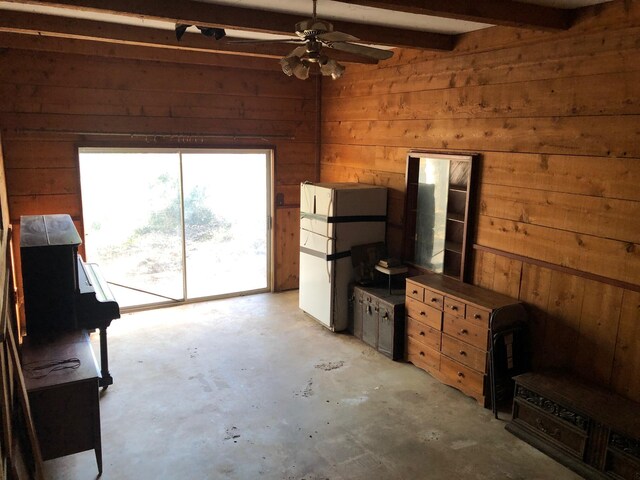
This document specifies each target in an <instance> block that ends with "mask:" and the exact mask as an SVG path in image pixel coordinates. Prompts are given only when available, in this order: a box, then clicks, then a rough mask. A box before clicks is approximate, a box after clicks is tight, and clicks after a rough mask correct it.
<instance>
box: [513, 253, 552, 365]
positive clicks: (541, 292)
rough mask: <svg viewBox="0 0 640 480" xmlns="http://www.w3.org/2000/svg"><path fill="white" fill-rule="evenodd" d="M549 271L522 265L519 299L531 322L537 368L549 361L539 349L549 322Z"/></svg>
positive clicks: (542, 343) (534, 266) (534, 360)
mask: <svg viewBox="0 0 640 480" xmlns="http://www.w3.org/2000/svg"><path fill="white" fill-rule="evenodd" d="M550 285H551V271H549V270H548V269H546V268H542V267H538V266H536V265H531V264H524V265H523V268H522V283H521V285H520V296H519V299H520V300H521V301H523V302H525V303H526V304H527V305H528V307H529V308H528V310H529V313H530V320H531V337H532V343H533V345H534V352H533V354H534V357H533V364H534V366H538V367H545V366H549V365H550V363H549V359H547V358H545V357H544V352H543V351H542V349H540V348H539V347H538V348H536V347H535V346H540V345H544V334H545V329H546V324H547V322H548V321H549V320H548V316H549V314H548V313H547V305H548V304H549V295H550Z"/></svg>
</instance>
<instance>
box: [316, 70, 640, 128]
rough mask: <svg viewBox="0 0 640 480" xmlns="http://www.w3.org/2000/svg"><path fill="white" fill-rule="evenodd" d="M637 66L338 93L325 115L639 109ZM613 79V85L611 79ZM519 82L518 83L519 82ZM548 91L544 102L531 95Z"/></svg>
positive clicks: (354, 116)
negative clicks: (583, 73)
mask: <svg viewBox="0 0 640 480" xmlns="http://www.w3.org/2000/svg"><path fill="white" fill-rule="evenodd" d="M638 75H640V69H639V70H636V71H632V72H624V73H609V74H601V75H589V76H582V77H572V78H568V79H567V78H557V79H551V80H538V81H521V82H519V83H515V84H514V83H510V84H509V88H505V85H504V84H503V83H497V84H492V85H480V86H464V85H461V86H459V87H457V88H441V89H437V90H433V89H427V90H420V91H409V92H401V93H392V94H385V95H376V96H365V97H345V98H342V97H340V110H329V111H328V112H326V113H325V115H324V118H325V120H327V121H345V120H347V121H358V120H387V119H394V120H397V119H404V120H411V119H414V118H492V117H498V118H503V117H521V116H535V117H541V116H565V115H626V114H635V113H637V112H638V101H640V84H639V83H638V81H637V80H638ZM612 84H613V85H617V88H616V89H615V90H613V91H612V90H611V85H612ZM518 86H519V87H520V88H517V87H518ZM542 96H545V97H546V101H545V102H533V101H532V99H534V98H540V97H542Z"/></svg>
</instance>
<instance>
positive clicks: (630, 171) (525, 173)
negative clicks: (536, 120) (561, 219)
mask: <svg viewBox="0 0 640 480" xmlns="http://www.w3.org/2000/svg"><path fill="white" fill-rule="evenodd" d="M481 176H482V184H483V185H484V184H492V185H505V186H506V185H508V186H511V187H517V188H535V189H538V190H545V191H549V192H554V193H574V194H577V195H586V196H593V197H605V198H618V199H621V200H634V201H636V202H640V189H638V185H640V171H639V170H638V160H637V159H636V158H615V157H609V158H606V159H604V158H602V157H594V156H575V155H545V154H514V153H501V152H486V153H484V154H483V158H482V169H481Z"/></svg>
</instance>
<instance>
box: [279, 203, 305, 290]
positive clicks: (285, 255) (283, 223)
mask: <svg viewBox="0 0 640 480" xmlns="http://www.w3.org/2000/svg"><path fill="white" fill-rule="evenodd" d="M275 225H276V226H275V230H274V236H275V237H276V238H278V239H279V241H278V243H277V244H276V248H275V250H274V254H275V262H274V263H275V265H274V266H275V277H276V278H275V283H276V284H277V285H278V286H279V290H290V289H292V288H298V280H299V257H298V255H297V253H298V251H299V249H300V208H279V209H278V210H276V222H275ZM294 251H295V252H296V255H295V256H294V257H292V256H291V252H294Z"/></svg>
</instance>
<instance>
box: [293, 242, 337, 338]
mask: <svg viewBox="0 0 640 480" xmlns="http://www.w3.org/2000/svg"><path fill="white" fill-rule="evenodd" d="M332 253H333V240H331V239H330V238H327V237H324V236H322V235H318V234H317V233H313V232H309V231H306V230H301V231H300V290H299V306H300V309H301V310H303V311H305V312H306V313H308V314H309V315H311V316H312V317H314V318H315V319H316V320H318V321H319V322H320V323H322V324H324V325H325V326H326V327H328V328H330V329H331V330H333V329H334V328H333V321H332V319H333V315H332V310H333V290H334V288H333V283H334V278H333V277H334V267H335V265H334V262H330V261H327V255H331V254H332Z"/></svg>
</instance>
